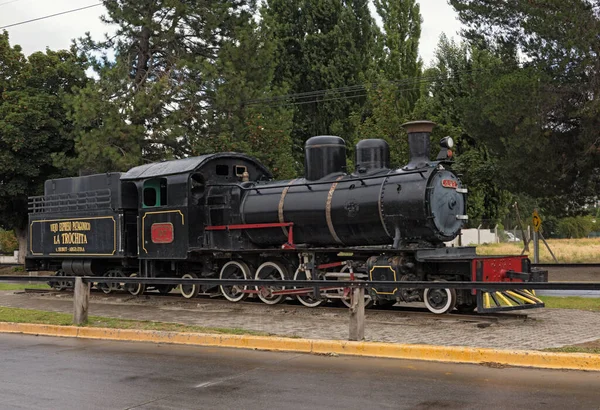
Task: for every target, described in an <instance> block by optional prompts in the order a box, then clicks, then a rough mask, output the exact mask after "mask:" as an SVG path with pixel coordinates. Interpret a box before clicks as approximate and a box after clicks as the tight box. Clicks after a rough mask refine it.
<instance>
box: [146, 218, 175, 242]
mask: <svg viewBox="0 0 600 410" xmlns="http://www.w3.org/2000/svg"><path fill="white" fill-rule="evenodd" d="M150 230H151V235H150V236H151V238H152V243H172V242H173V224H172V223H171V222H161V223H155V224H152V227H151V228H150Z"/></svg>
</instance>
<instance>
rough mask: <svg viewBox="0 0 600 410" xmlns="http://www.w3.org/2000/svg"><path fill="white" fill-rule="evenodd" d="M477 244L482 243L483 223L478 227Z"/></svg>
mask: <svg viewBox="0 0 600 410" xmlns="http://www.w3.org/2000/svg"><path fill="white" fill-rule="evenodd" d="M477 245H481V224H479V226H478V227H477Z"/></svg>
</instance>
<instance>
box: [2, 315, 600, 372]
mask: <svg viewBox="0 0 600 410" xmlns="http://www.w3.org/2000/svg"><path fill="white" fill-rule="evenodd" d="M0 333H17V334H26V335H38V336H57V337H75V338H81V339H100V340H115V341H128V342H151V343H169V344H182V345H194V346H207V347H228V348H239V349H253V350H267V351H281V352H298V353H311V354H322V355H348V356H365V357H380V358H390V359H408V360H425V361H438V362H451V363H468V364H488V365H493V366H517V367H533V368H542V369H562V370H587V371H600V355H595V354H588V353H552V352H541V351H536V350H503V349H487V348H476V347H465V346H432V345H417V344H394V343H382V342H350V341H344V340H320V339H295V338H285V337H276V336H250V335H228V334H205V333H179V332H166V331H155V330H132V329H109V328H94V327H77V326H58V325H43V324H30V323H12V322H0Z"/></svg>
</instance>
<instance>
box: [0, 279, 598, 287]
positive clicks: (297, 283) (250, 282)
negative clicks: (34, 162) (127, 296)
mask: <svg viewBox="0 0 600 410" xmlns="http://www.w3.org/2000/svg"><path fill="white" fill-rule="evenodd" d="M75 278H76V276H0V282H70V281H74V280H75ZM81 278H82V280H83V282H84V283H124V284H129V283H144V284H154V285H195V284H197V285H213V286H218V285H222V286H234V285H241V286H265V287H277V286H286V287H290V288H294V287H306V288H322V287H328V288H329V287H332V286H334V287H336V288H346V287H347V288H371V287H373V288H376V287H381V286H388V287H395V288H416V289H485V290H488V289H489V290H506V289H509V290H510V289H554V290H600V282H465V281H456V282H429V281H402V282H390V281H341V280H340V281H330V280H256V279H218V278H210V279H182V278H138V277H105V276H98V277H96V276H82V277H81Z"/></svg>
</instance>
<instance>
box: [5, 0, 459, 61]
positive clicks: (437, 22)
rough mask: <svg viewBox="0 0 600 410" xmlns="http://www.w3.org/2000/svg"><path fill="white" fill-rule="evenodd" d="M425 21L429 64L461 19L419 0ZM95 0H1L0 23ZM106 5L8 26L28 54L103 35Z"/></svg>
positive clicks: (430, 0) (438, 2)
mask: <svg viewBox="0 0 600 410" xmlns="http://www.w3.org/2000/svg"><path fill="white" fill-rule="evenodd" d="M419 2H420V4H421V15H422V16H423V25H422V27H421V29H422V33H421V45H420V54H421V57H422V58H423V61H424V62H425V63H426V64H429V63H430V62H431V60H432V58H433V52H434V50H435V47H436V45H437V42H438V39H439V36H440V34H441V33H442V32H444V33H446V35H447V36H448V37H458V31H459V30H460V23H459V22H458V20H457V18H456V13H455V12H454V10H453V9H452V7H450V6H449V5H448V4H447V0H420V1H419ZM94 3H95V1H94V0H0V27H2V26H6V25H9V24H13V23H18V22H21V21H25V20H30V19H34V18H37V17H42V16H46V15H49V14H55V13H59V12H62V11H66V10H70V9H75V8H79V7H84V6H88V5H92V4H94ZM104 12H105V9H104V7H103V6H98V7H93V8H90V9H87V10H81V11H77V12H74V13H70V14H66V15H62V16H57V17H52V18H49V19H45V20H40V21H36V22H33V23H28V24H23V25H20V26H15V27H10V28H8V29H7V30H8V32H9V34H10V41H11V44H20V45H21V47H23V51H24V53H25V54H26V55H29V54H31V53H33V52H35V51H43V50H45V49H46V47H50V48H51V49H61V48H68V47H69V45H70V44H71V40H72V39H73V38H77V37H80V36H82V35H83V34H84V33H85V32H86V31H89V32H90V33H91V34H92V36H93V37H94V38H101V37H102V35H103V34H104V33H105V32H106V31H108V30H110V28H109V27H107V26H105V25H104V24H103V23H102V22H101V21H100V19H99V17H100V15H101V14H102V13H104Z"/></svg>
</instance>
